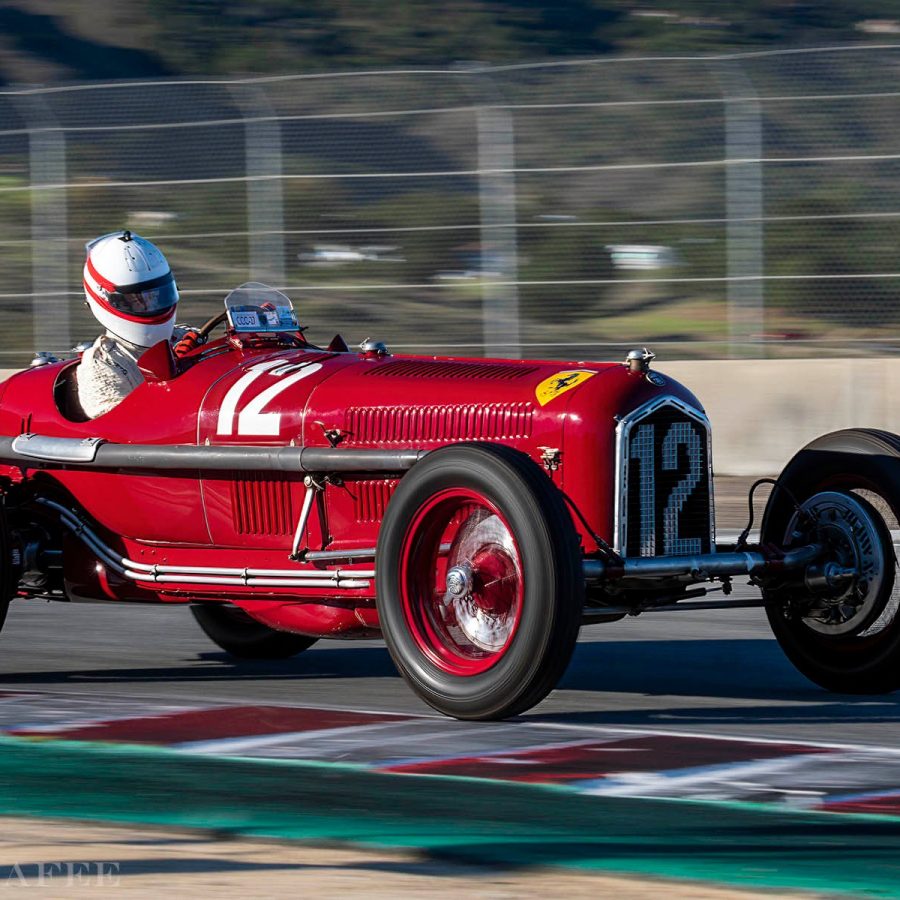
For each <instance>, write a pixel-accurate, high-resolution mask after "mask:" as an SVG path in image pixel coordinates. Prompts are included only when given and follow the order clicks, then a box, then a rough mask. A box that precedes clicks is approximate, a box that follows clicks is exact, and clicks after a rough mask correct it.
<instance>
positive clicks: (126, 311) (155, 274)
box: [84, 231, 178, 347]
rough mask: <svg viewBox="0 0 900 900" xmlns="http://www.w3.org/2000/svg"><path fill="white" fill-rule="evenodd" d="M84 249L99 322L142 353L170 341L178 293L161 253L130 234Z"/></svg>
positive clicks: (88, 292)
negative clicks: (145, 349) (142, 350)
mask: <svg viewBox="0 0 900 900" xmlns="http://www.w3.org/2000/svg"><path fill="white" fill-rule="evenodd" d="M85 249H86V250H87V260H86V261H85V264H84V296H85V299H86V300H87V304H88V306H89V307H90V308H91V312H92V313H93V314H94V316H95V317H96V319H97V321H98V322H99V323H100V324H101V325H102V326H103V327H104V328H105V329H106V330H107V331H108V332H109V333H110V334H111V335H113V336H114V337H117V338H120V339H121V340H123V341H125V342H126V343H128V344H133V345H135V346H138V347H152V346H153V345H154V344H157V343H159V342H160V341H166V340H169V339H170V338H171V337H172V330H173V328H174V327H175V305H176V304H177V303H178V288H177V287H176V286H175V278H174V277H173V275H172V270H171V269H170V268H169V264H168V262H166V258H165V256H163V255H162V253H161V252H160V251H159V250H158V249H157V247H156V246H155V245H154V244H152V243H151V242H150V241H148V240H146V239H145V238H142V237H139V236H138V235H136V234H132V233H131V232H130V231H116V232H113V233H112V234H104V235H102V236H101V237H98V238H96V239H95V240H93V241H91V242H90V243H89V244H88V245H87V246H86V248H85Z"/></svg>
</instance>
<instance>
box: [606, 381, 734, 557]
mask: <svg viewBox="0 0 900 900" xmlns="http://www.w3.org/2000/svg"><path fill="white" fill-rule="evenodd" d="M666 412H669V413H672V414H674V415H676V416H678V419H679V420H680V421H675V422H673V423H672V424H671V425H670V427H669V429H668V431H667V433H666V436H665V438H664V439H663V440H662V446H661V447H660V450H661V453H660V460H659V463H657V460H656V458H655V457H654V463H653V472H654V478H653V483H652V485H649V490H650V491H651V493H650V495H649V496H647V497H645V496H644V494H645V493H647V489H648V485H647V481H648V479H641V480H642V482H643V483H642V484H641V486H640V488H638V490H640V491H641V492H642V493H641V494H640V495H639V497H640V506H641V509H642V515H643V514H646V515H648V516H649V517H650V518H651V521H650V522H649V523H647V527H646V528H644V527H642V528H641V537H640V540H639V541H638V544H639V546H637V547H635V546H633V545H634V543H635V542H634V541H632V542H631V544H632V546H629V505H630V504H629V496H630V490H629V489H630V488H631V487H632V479H633V477H638V478H640V475H639V474H638V475H637V476H635V475H634V469H635V467H634V466H632V465H631V457H632V456H633V455H634V452H633V449H637V451H638V453H639V454H645V453H648V452H649V453H653V452H654V451H653V442H654V439H655V435H654V433H653V432H648V431H646V430H644V431H640V430H638V431H637V432H636V431H635V429H636V428H638V426H640V425H641V424H642V423H646V420H648V419H650V418H651V417H653V416H654V415H655V414H658V413H666ZM679 414H680V415H679ZM696 426H699V427H700V429H701V434H700V435H697V431H696ZM704 436H705V437H704ZM696 437H699V439H700V443H701V447H700V450H701V452H700V453H699V454H697V453H696V452H691V450H690V449H689V455H688V459H689V465H690V469H689V471H688V473H687V478H683V479H682V480H681V481H680V482H679V483H678V484H677V485H675V486H674V487H673V489H672V491H671V492H670V495H669V497H670V498H671V497H673V496H674V498H675V500H674V502H675V505H676V508H675V510H674V511H673V510H672V509H670V507H671V506H672V501H671V500H670V502H668V503H667V504H666V508H665V510H663V517H662V518H664V521H662V529H663V535H664V539H663V543H664V544H665V543H666V541H667V540H669V538H671V541H672V546H671V548H670V549H669V553H668V554H666V553H665V547H663V548H659V547H657V546H656V544H657V540H656V536H657V535H658V533H659V526H658V525H657V521H656V518H657V516H656V514H657V511H658V506H659V503H660V498H658V497H656V495H655V486H656V473H657V471H658V469H659V466H660V465H665V464H666V463H668V465H665V468H666V469H667V470H668V471H673V470H675V466H676V465H677V459H678V447H679V445H685V444H686V442H688V443H692V444H693V449H694V451H696V449H697V442H696V440H694V438H696ZM673 438H674V440H673ZM648 442H649V443H648ZM648 447H649V449H648ZM698 460H699V463H698V462H697V461H698ZM695 465H696V466H697V469H700V470H701V471H697V469H695ZM676 474H677V471H676ZM695 475H697V476H698V478H699V481H697V482H695V484H694V485H692V486H690V488H689V489H688V488H687V487H686V486H685V483H686V481H688V480H689V479H690V478H693V477H694V476H695ZM701 483H702V484H703V485H704V487H703V489H704V490H705V491H706V493H707V495H708V507H709V509H708V520H709V532H708V542H709V543H708V546H706V547H703V543H705V541H706V537H707V535H706V534H705V533H704V534H703V538H702V539H701V540H700V547H699V548H696V547H695V546H691V542H692V541H694V540H695V538H684V537H680V536H679V534H678V517H679V515H680V510H681V508H682V506H683V504H684V503H685V501H686V500H687V498H688V497H689V496H690V493H691V492H692V491H693V490H694V488H695V487H696V486H697V485H698V484H701ZM615 484H616V489H615V509H614V523H613V537H614V541H613V547H614V549H615V551H616V552H617V553H619V554H620V555H623V556H629V555H630V556H663V555H672V554H675V553H686V552H688V553H689V552H700V551H702V552H710V553H713V552H715V549H716V527H715V505H714V502H713V470H712V433H711V429H710V424H709V419H707V417H706V416H705V415H704V413H703V412H701V411H700V410H698V409H696V408H695V407H693V406H691V405H690V404H688V403H686V402H685V401H684V400H680V399H678V398H677V397H673V396H671V395H668V394H667V395H665V396H662V397H657V398H655V399H653V400H651V401H649V402H648V403H645V404H643V405H642V406H639V407H638V408H637V409H634V410H632V411H631V412H629V413H628V414H627V415H624V416H622V417H621V418H620V419H619V422H618V425H617V426H616V471H615ZM679 501H680V503H681V505H680V506H679V505H678V504H679ZM673 527H674V531H675V533H674V534H670V532H671V530H672V529H673ZM704 529H705V525H704ZM648 532H649V533H648ZM635 551H637V552H635ZM658 551H659V552H658Z"/></svg>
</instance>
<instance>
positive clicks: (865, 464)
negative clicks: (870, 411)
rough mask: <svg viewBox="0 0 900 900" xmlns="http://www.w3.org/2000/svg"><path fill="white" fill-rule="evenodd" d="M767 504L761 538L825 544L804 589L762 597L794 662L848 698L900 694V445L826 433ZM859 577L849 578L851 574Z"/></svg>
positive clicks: (874, 435) (778, 589) (784, 588)
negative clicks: (899, 571)
mask: <svg viewBox="0 0 900 900" xmlns="http://www.w3.org/2000/svg"><path fill="white" fill-rule="evenodd" d="M782 481H783V482H784V483H785V484H786V485H787V486H788V488H789V489H790V490H791V491H792V492H793V493H794V495H795V497H796V498H797V500H798V501H799V502H800V505H801V510H802V513H797V511H796V510H793V509H791V507H792V503H790V502H789V500H788V498H787V496H786V494H785V492H780V493H781V497H780V498H776V496H775V495H773V496H772V499H771V501H770V504H769V510H767V513H766V521H765V522H764V525H763V541H764V542H773V543H777V544H779V545H782V546H784V545H788V544H793V545H794V546H798V545H800V544H804V543H812V542H817V543H822V544H824V545H825V547H826V560H825V562H824V563H823V564H822V565H820V566H818V567H816V568H814V569H812V570H810V571H808V572H807V573H806V577H805V578H804V580H803V582H802V583H794V584H786V585H781V586H773V587H769V588H767V589H766V590H765V591H764V596H765V598H766V601H767V606H766V612H767V615H768V618H769V622H770V624H771V626H772V630H773V632H774V634H775V637H776V638H777V639H778V642H779V644H780V645H781V647H782V649H783V650H784V651H785V653H786V655H787V656H788V658H789V659H790V660H791V661H792V662H793V663H794V665H795V666H797V668H798V669H799V670H800V671H801V672H802V673H803V674H804V675H806V676H807V677H808V678H809V679H810V680H812V681H814V682H816V683H817V684H819V685H821V686H822V687H825V688H827V689H828V690H832V691H837V692H841V693H855V694H880V693H887V692H889V691H894V690H896V689H897V688H900V591H898V586H897V584H896V547H895V544H894V541H895V540H897V537H898V535H900V522H898V517H897V508H898V501H900V442H898V441H897V439H896V438H895V437H894V436H892V435H886V434H884V433H881V432H865V431H859V432H840V433H838V434H836V435H827V436H826V437H825V438H821V439H819V441H817V442H814V444H812V445H810V447H809V448H806V449H804V450H803V451H801V452H800V453H799V454H798V455H797V457H795V458H794V460H793V461H792V462H791V464H790V465H789V466H788V468H787V469H786V470H785V473H784V475H783V476H782ZM851 573H852V574H851Z"/></svg>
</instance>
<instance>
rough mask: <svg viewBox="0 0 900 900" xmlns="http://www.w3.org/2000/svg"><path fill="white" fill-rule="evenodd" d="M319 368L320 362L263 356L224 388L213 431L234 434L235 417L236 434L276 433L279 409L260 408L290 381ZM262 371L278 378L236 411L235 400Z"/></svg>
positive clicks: (269, 401) (271, 434)
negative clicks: (294, 362)
mask: <svg viewBox="0 0 900 900" xmlns="http://www.w3.org/2000/svg"><path fill="white" fill-rule="evenodd" d="M321 368H322V364H321V363H297V364H285V363H284V362H283V361H282V360H280V359H267V360H264V361H263V362H259V363H256V364H254V365H252V366H250V367H249V368H248V369H247V371H246V372H244V374H243V375H241V377H240V378H238V380H237V381H236V382H235V383H234V384H233V385H232V386H231V387H230V388H228V392H227V393H226V394H225V396H224V397H223V398H222V405H221V406H220V407H219V421H218V425H217V426H216V434H220V435H231V434H234V433H235V431H234V426H235V421H237V434H239V435H254V436H257V435H258V436H272V437H277V436H278V435H279V434H280V433H281V413H280V412H264V410H265V408H266V406H268V405H269V404H270V403H271V402H272V401H273V400H274V399H275V398H276V397H277V396H278V395H279V394H281V393H283V392H284V391H286V390H287V389H288V388H289V387H290V386H291V385H294V384H296V383H297V382H298V381H302V380H303V379H304V378H308V377H309V376H310V375H312V374H313V373H314V372H318V371H319V369H321ZM266 374H268V375H270V376H272V377H275V378H277V379H278V380H277V381H275V382H274V383H273V384H270V385H269V387H267V388H265V389H264V390H262V391H260V392H259V393H258V394H257V395H256V396H255V397H253V398H252V399H251V400H250V401H249V402H248V403H247V404H246V405H245V406H244V408H243V409H242V410H241V411H240V412H239V413H237V408H238V404H239V403H240V402H241V398H242V397H243V396H244V393H245V392H246V391H247V389H248V388H249V387H250V385H252V384H253V383H254V382H255V381H256V380H257V379H259V378H261V377H262V376H263V375H266ZM235 413H237V415H235Z"/></svg>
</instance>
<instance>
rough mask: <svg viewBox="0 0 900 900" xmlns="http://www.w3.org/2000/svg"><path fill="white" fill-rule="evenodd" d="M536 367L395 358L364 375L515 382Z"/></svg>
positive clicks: (531, 372)
mask: <svg viewBox="0 0 900 900" xmlns="http://www.w3.org/2000/svg"><path fill="white" fill-rule="evenodd" d="M537 370H538V369H537V366H529V365H518V364H516V363H469V362H442V361H439V360H436V361H434V362H432V361H431V360H417V359H398V360H389V361H387V362H383V363H381V364H380V365H378V366H374V367H373V368H372V369H370V370H369V371H368V372H367V373H366V374H367V375H369V376H372V377H375V378H448V379H449V378H452V379H460V380H466V381H516V380H517V379H519V378H525V377H526V376H527V375H532V374H533V373H535V372H537Z"/></svg>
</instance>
